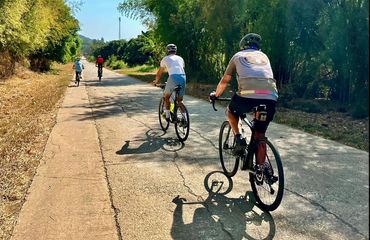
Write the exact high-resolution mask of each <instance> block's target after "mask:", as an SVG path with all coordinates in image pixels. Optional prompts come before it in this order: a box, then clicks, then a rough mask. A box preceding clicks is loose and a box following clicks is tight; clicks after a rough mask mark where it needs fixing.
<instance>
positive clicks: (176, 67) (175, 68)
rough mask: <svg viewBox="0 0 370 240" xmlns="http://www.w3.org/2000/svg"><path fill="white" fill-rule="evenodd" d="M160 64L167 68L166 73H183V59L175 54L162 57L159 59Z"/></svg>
mask: <svg viewBox="0 0 370 240" xmlns="http://www.w3.org/2000/svg"><path fill="white" fill-rule="evenodd" d="M160 66H161V67H163V68H166V69H167V71H168V75H174V74H185V70H184V67H185V63H184V59H182V57H180V56H178V55H175V54H171V55H168V56H166V57H164V58H163V59H162V61H161V64H160Z"/></svg>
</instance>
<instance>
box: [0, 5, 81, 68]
mask: <svg viewBox="0 0 370 240" xmlns="http://www.w3.org/2000/svg"><path fill="white" fill-rule="evenodd" d="M0 12H1V14H0V53H4V52H7V53H9V55H10V56H12V57H13V58H14V59H15V60H17V59H21V58H28V57H29V58H30V59H31V66H33V67H36V68H39V67H45V68H49V67H50V62H51V61H53V60H54V61H59V62H65V61H68V60H69V59H71V58H73V56H75V55H76V54H78V48H79V46H80V44H79V41H78V39H77V38H78V37H77V35H76V33H77V31H78V29H79V24H78V21H77V20H76V19H75V18H74V17H73V15H72V12H71V9H70V8H69V6H67V5H66V3H65V1H64V0H2V1H1V5H0ZM41 62H42V63H43V64H46V65H47V66H44V65H43V64H42V65H40V66H35V64H34V63H41ZM36 65H37V64H36ZM0 74H1V73H0Z"/></svg>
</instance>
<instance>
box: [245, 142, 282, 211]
mask: <svg viewBox="0 0 370 240" xmlns="http://www.w3.org/2000/svg"><path fill="white" fill-rule="evenodd" d="M262 141H265V142H266V148H267V157H266V161H269V163H270V166H271V167H272V171H273V174H274V175H275V173H276V171H277V172H278V173H277V177H278V180H277V182H275V183H273V184H272V185H270V184H268V183H267V182H266V181H265V179H263V181H262V185H259V184H257V180H256V175H255V173H254V172H250V173H249V181H250V183H251V187H252V191H253V195H254V197H255V199H256V202H257V205H258V206H259V207H260V208H261V209H263V210H265V211H274V210H276V209H277V208H278V207H279V205H280V203H281V201H282V199H283V194H284V170H283V164H282V162H281V158H280V154H279V152H278V151H277V150H276V148H275V147H274V145H273V144H272V143H271V142H270V141H269V140H267V139H266V140H262ZM260 142H261V141H258V142H256V145H255V147H254V148H253V150H252V151H253V153H251V154H253V161H254V163H255V161H256V159H255V154H254V152H255V151H256V149H257V146H258V144H259V143H260ZM272 186H273V187H274V188H276V187H278V190H277V191H276V190H274V193H272V194H271V189H273V188H272ZM269 188H270V192H269V191H268V189H269ZM275 193H276V194H275ZM268 199H269V200H268Z"/></svg>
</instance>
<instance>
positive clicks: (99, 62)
mask: <svg viewBox="0 0 370 240" xmlns="http://www.w3.org/2000/svg"><path fill="white" fill-rule="evenodd" d="M103 63H104V58H103V57H102V56H101V55H99V56H98V57H97V59H96V62H95V67H98V73H99V70H100V71H101V73H102V75H103ZM98 77H99V74H98Z"/></svg>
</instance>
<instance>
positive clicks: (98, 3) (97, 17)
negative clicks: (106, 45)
mask: <svg viewBox="0 0 370 240" xmlns="http://www.w3.org/2000/svg"><path fill="white" fill-rule="evenodd" d="M120 2H122V0H84V1H83V5H82V6H81V9H80V11H78V12H77V13H76V18H77V19H78V20H79V21H80V27H81V30H80V32H79V33H80V34H82V35H84V36H86V37H89V38H92V39H100V38H102V37H103V38H104V40H105V41H111V40H117V39H118V36H119V34H118V30H119V24H118V18H119V17H121V39H126V40H129V39H131V38H134V37H136V36H137V35H139V34H141V31H146V27H144V26H143V25H142V24H141V23H140V21H139V20H132V19H129V18H126V17H124V16H122V15H121V14H120V13H119V12H118V10H117V6H118V4H119V3H120Z"/></svg>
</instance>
